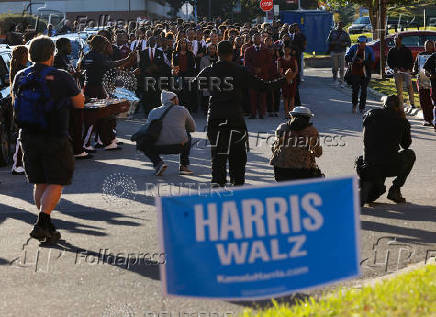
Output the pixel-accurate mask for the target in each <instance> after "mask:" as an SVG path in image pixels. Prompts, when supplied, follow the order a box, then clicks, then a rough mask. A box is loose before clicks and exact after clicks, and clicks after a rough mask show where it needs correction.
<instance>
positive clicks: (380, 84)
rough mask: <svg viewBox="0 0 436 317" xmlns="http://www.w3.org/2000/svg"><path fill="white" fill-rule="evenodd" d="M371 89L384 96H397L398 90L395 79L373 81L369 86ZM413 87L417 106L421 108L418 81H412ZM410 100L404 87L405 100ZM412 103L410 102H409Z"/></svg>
mask: <svg viewBox="0 0 436 317" xmlns="http://www.w3.org/2000/svg"><path fill="white" fill-rule="evenodd" d="M368 86H369V87H370V88H372V89H374V90H375V91H378V92H379V93H382V94H384V95H395V94H397V88H396V87H395V81H394V79H393V78H388V79H385V80H382V79H375V78H373V79H371V81H370V82H369V85H368ZM412 86H413V90H414V92H415V106H417V107H419V106H420V103H419V94H418V93H417V88H416V80H414V79H412ZM408 99H409V95H408V93H407V89H406V88H405V87H403V100H404V101H406V100H408ZM409 103H410V102H409Z"/></svg>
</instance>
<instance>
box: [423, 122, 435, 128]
mask: <svg viewBox="0 0 436 317" xmlns="http://www.w3.org/2000/svg"><path fill="white" fill-rule="evenodd" d="M422 125H423V126H424V127H432V126H433V124H431V123H430V122H428V121H424V123H423V124H422Z"/></svg>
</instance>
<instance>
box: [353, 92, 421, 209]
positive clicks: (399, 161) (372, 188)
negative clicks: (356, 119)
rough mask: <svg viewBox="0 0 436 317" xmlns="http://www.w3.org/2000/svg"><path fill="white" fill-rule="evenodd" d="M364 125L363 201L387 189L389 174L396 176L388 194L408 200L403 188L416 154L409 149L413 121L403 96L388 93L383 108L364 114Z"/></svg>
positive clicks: (359, 161) (360, 170)
mask: <svg viewBox="0 0 436 317" xmlns="http://www.w3.org/2000/svg"><path fill="white" fill-rule="evenodd" d="M363 128H364V130H363V134H364V135H363V142H364V155H363V156H360V157H358V159H357V161H356V170H357V173H358V174H359V176H360V186H361V188H360V200H361V201H360V202H361V205H362V206H363V205H364V204H365V203H371V202H373V201H375V200H376V199H377V198H379V197H380V196H381V195H383V194H384V193H385V192H386V187H385V185H384V183H385V180H386V177H395V179H394V181H393V182H392V186H391V187H390V188H389V192H388V196H387V198H388V199H390V200H392V201H394V202H396V203H405V202H406V199H405V198H404V197H403V196H402V194H401V190H400V189H401V187H403V186H404V183H405V182H406V179H407V177H408V176H409V174H410V171H411V170H412V168H413V165H414V163H415V160H416V155H415V152H414V151H412V150H411V149H409V147H410V145H411V143H412V138H411V135H410V124H409V121H408V120H407V119H406V115H405V113H404V110H403V107H402V106H401V103H400V99H399V98H398V97H397V96H395V95H391V96H388V97H387V98H386V100H385V103H384V107H383V108H378V109H373V110H370V111H368V112H367V113H366V114H365V115H364V119H363ZM400 147H401V148H402V150H400Z"/></svg>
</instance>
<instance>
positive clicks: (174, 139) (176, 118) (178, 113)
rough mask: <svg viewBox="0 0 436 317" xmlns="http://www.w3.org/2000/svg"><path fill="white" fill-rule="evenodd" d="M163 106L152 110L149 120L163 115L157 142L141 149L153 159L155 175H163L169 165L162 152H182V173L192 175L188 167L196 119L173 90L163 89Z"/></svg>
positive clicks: (180, 171) (180, 170)
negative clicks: (165, 161)
mask: <svg viewBox="0 0 436 317" xmlns="http://www.w3.org/2000/svg"><path fill="white" fill-rule="evenodd" d="M161 102H162V106H161V107H158V108H155V109H153V110H151V112H150V114H149V115H148V119H147V122H148V123H150V122H151V121H152V120H156V119H159V118H161V117H162V115H163V114H164V112H165V111H166V110H168V109H169V108H170V107H171V109H169V110H168V111H167V113H166V115H165V117H164V118H163V120H162V130H161V132H160V135H159V138H158V140H157V141H156V143H154V144H152V145H150V144H148V145H147V146H145V147H143V148H141V149H140V150H141V151H142V152H144V154H145V155H146V156H147V157H148V158H149V159H150V160H151V162H152V163H153V166H154V168H155V175H156V176H161V175H162V174H163V173H164V172H165V170H166V169H167V167H168V166H167V165H166V164H165V163H164V161H163V160H162V159H161V157H160V154H180V169H179V173H180V175H191V174H193V172H192V171H191V170H189V169H188V166H189V153H190V151H191V135H190V132H194V131H195V129H196V126H195V121H194V119H193V118H192V116H191V115H190V114H189V111H188V110H187V109H186V108H185V107H182V106H180V105H179V99H178V98H177V95H176V94H175V93H173V92H171V91H167V90H162V94H161Z"/></svg>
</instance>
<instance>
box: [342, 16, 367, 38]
mask: <svg viewBox="0 0 436 317" xmlns="http://www.w3.org/2000/svg"><path fill="white" fill-rule="evenodd" d="M367 32H372V25H371V20H370V19H369V16H365V17H360V18H358V19H357V20H355V21H354V22H353V23H352V24H351V26H349V27H348V33H350V34H358V33H367Z"/></svg>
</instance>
